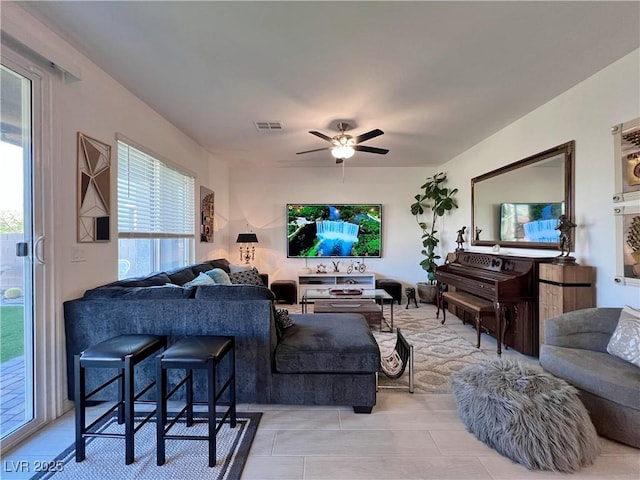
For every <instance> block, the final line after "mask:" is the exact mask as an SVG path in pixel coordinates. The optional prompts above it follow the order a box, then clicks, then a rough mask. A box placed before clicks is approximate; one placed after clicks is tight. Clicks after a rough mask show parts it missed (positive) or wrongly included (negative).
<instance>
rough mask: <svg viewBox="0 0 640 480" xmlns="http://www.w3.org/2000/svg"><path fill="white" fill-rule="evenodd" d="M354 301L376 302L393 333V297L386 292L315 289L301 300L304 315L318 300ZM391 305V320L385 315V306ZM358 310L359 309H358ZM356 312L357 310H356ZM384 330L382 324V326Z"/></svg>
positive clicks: (354, 289)
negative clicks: (308, 306)
mask: <svg viewBox="0 0 640 480" xmlns="http://www.w3.org/2000/svg"><path fill="white" fill-rule="evenodd" d="M354 299H364V300H367V299H368V300H374V301H375V302H376V303H377V304H378V305H380V307H381V308H382V310H383V315H382V321H383V322H384V323H385V324H386V325H387V327H389V331H390V332H393V297H392V296H391V295H389V294H388V293H387V292H386V290H383V289H381V288H376V289H359V288H350V289H336V288H315V289H309V290H306V291H305V292H304V295H302V299H301V302H300V304H301V306H302V313H307V305H308V304H309V303H314V302H315V301H316V300H332V301H333V302H336V303H337V302H341V301H343V300H344V301H346V300H349V301H350V302H351V303H353V300H354ZM387 304H388V305H389V318H387V317H386V316H385V315H384V306H385V305H387ZM356 308H357V307H356ZM354 312H355V310H354ZM380 329H381V330H382V324H381V325H380Z"/></svg>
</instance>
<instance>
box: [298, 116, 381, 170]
mask: <svg viewBox="0 0 640 480" xmlns="http://www.w3.org/2000/svg"><path fill="white" fill-rule="evenodd" d="M349 129H351V126H350V125H349V124H348V123H346V122H338V130H339V131H340V133H339V134H338V135H335V136H333V137H329V136H328V135H325V134H324V133H321V132H316V131H311V132H309V133H310V134H311V135H315V136H316V137H320V138H321V139H323V140H326V141H327V142H330V143H331V146H330V147H326V148H315V149H313V150H305V151H304V152H297V155H301V154H303V153H311V152H320V151H322V150H331V155H333V156H334V157H335V159H336V163H342V162H344V160H345V159H347V158H351V157H353V154H354V153H355V152H356V151H358V152H367V153H377V154H379V155H386V154H387V153H388V152H389V150H387V149H386V148H376V147H367V146H366V145H360V144H361V143H362V142H364V141H367V140H369V139H371V138H375V137H378V136H380V135H382V134H383V133H384V132H383V131H382V130H380V129H379V128H376V129H375V130H371V131H370V132H367V133H363V134H361V135H358V136H357V137H353V136H351V135H349V134H347V133H345V131H347V130H349Z"/></svg>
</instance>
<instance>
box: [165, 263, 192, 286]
mask: <svg viewBox="0 0 640 480" xmlns="http://www.w3.org/2000/svg"><path fill="white" fill-rule="evenodd" d="M167 275H168V276H169V281H170V282H171V283H175V284H176V285H184V284H185V283H187V282H190V281H191V280H193V279H194V278H196V277H197V276H198V275H197V274H195V273H194V272H193V270H191V267H182V268H176V269H174V270H169V271H168V272H167Z"/></svg>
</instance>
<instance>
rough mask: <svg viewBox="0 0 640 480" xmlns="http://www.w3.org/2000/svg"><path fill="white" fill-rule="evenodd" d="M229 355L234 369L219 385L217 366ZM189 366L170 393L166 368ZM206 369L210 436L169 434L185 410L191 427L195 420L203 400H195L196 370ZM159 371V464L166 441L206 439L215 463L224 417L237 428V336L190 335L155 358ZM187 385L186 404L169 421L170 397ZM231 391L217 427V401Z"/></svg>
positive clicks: (162, 459)
mask: <svg viewBox="0 0 640 480" xmlns="http://www.w3.org/2000/svg"><path fill="white" fill-rule="evenodd" d="M226 355H230V356H231V358H230V361H231V372H230V374H229V378H228V379H227V380H226V382H225V383H224V385H223V386H222V388H220V390H219V391H218V390H217V388H216V368H217V366H218V365H219V364H220V362H221V360H222V359H223V358H224V357H225V356H226ZM169 368H181V369H186V370H187V374H186V376H185V377H184V378H183V379H182V380H181V381H180V382H179V383H178V384H177V385H176V386H175V387H174V388H173V389H172V390H171V391H170V392H169V393H167V369H169ZM196 369H206V371H207V382H208V385H207V402H206V405H207V408H208V419H207V423H208V429H209V430H208V435H206V436H202V435H200V436H197V435H169V434H168V433H169V430H170V429H171V427H173V426H174V425H175V423H176V422H177V421H178V419H179V418H180V417H181V416H182V415H184V414H185V412H186V425H187V427H191V426H192V425H193V423H194V421H193V405H198V404H203V402H194V401H193V371H194V370H196ZM156 372H157V382H158V389H157V396H158V401H157V411H158V418H157V421H156V438H157V456H156V463H157V465H164V462H165V457H166V455H165V440H167V439H169V440H178V439H180V440H207V441H208V442H209V466H210V467H214V466H215V465H216V435H217V433H218V431H219V430H220V428H222V425H223V424H224V422H225V420H226V419H227V418H229V417H230V422H229V423H230V426H231V428H235V427H236V373H235V372H236V361H235V339H234V337H223V336H213V335H202V336H189V337H186V338H184V339H182V340H179V341H178V342H176V343H175V344H174V345H172V346H170V347H169V348H168V349H167V350H165V351H164V352H163V353H162V354H161V355H159V356H158V357H157V360H156ZM185 384H186V405H185V406H184V407H183V408H182V410H180V411H179V412H178V413H177V414H176V416H175V417H173V418H172V419H171V420H170V421H169V423H168V424H167V420H168V419H167V416H168V415H167V400H168V399H169V398H170V397H171V396H172V395H173V394H175V393H176V392H177V391H178V389H179V388H180V387H182V385H185ZM227 390H228V391H229V394H230V397H231V399H230V405H229V408H227V410H226V411H225V413H224V415H223V416H222V418H221V419H220V421H219V422H218V424H217V426H216V404H217V402H218V400H219V398H220V397H221V396H222V394H223V393H224V392H225V391H227Z"/></svg>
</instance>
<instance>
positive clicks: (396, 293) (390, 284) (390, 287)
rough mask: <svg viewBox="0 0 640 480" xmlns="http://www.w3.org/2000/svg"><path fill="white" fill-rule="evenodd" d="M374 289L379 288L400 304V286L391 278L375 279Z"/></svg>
mask: <svg viewBox="0 0 640 480" xmlns="http://www.w3.org/2000/svg"><path fill="white" fill-rule="evenodd" d="M376 288H381V289H383V290H384V291H385V292H387V293H388V294H389V295H391V296H392V297H393V301H396V302H398V305H400V303H401V302H402V285H401V284H400V282H398V281H397V280H393V279H391V278H378V279H376Z"/></svg>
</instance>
